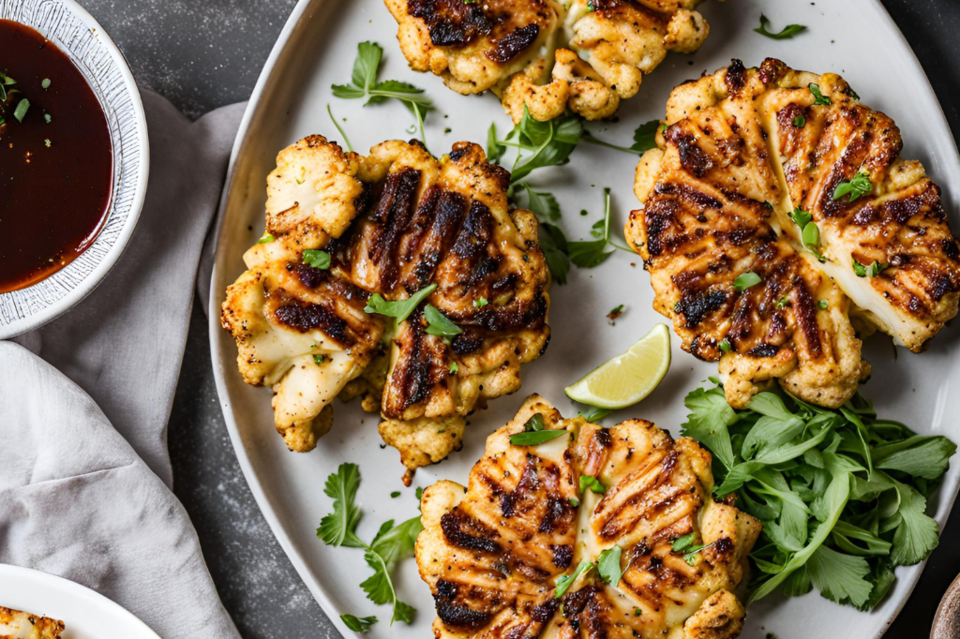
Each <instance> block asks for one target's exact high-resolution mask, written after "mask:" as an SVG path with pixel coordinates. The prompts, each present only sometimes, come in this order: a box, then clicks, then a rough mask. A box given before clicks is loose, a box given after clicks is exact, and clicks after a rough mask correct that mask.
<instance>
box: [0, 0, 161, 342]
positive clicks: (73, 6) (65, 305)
mask: <svg viewBox="0 0 960 639" xmlns="http://www.w3.org/2000/svg"><path fill="white" fill-rule="evenodd" d="M0 19H3V20H12V21H14V22H19V23H21V24H25V25H27V26H29V27H33V28H34V29H36V30H37V31H39V32H40V33H41V34H43V36H44V37H46V38H47V39H49V40H50V41H51V42H53V43H54V44H56V45H57V46H58V47H59V48H60V50H61V51H63V52H64V53H66V54H67V56H69V57H70V59H71V60H72V61H73V63H74V64H75V65H77V68H79V69H80V71H81V73H83V76H84V77H85V78H86V80H87V83H88V84H89V85H90V87H91V88H92V89H93V92H94V94H95V95H96V96H97V99H98V100H99V101H100V105H101V106H102V107H103V112H104V114H105V115H106V117H107V126H108V128H109V130H110V140H111V142H112V144H113V196H112V199H111V202H110V209H109V211H108V212H107V220H106V223H105V224H104V226H103V229H102V230H101V231H100V235H98V236H97V239H96V240H95V241H94V243H93V244H92V245H91V246H90V247H89V248H87V250H86V251H84V252H83V253H82V254H81V255H80V256H79V257H77V259H75V260H74V261H73V262H71V263H70V264H68V265H67V266H66V267H65V268H63V269H61V270H59V271H57V272H56V273H54V274H53V275H51V276H50V277H48V278H47V279H45V280H43V281H41V282H38V283H36V284H34V285H33V286H29V287H27V288H24V289H20V290H18V291H12V292H10V293H0V339H5V338H9V337H15V336H17V335H20V334H22V333H26V332H27V331H30V330H33V329H35V328H37V327H38V326H41V325H43V324H45V323H47V322H49V321H50V320H52V319H54V318H55V317H57V316H59V315H60V314H61V313H64V312H65V311H67V310H68V309H70V308H71V307H72V306H73V305H74V304H76V303H77V302H79V301H80V300H82V299H83V298H84V297H86V296H87V295H88V294H89V293H90V292H91V291H92V290H93V289H94V288H96V286H97V284H99V283H100V281H101V280H102V279H103V277H104V276H105V275H106V274H107V272H108V271H109V270H110V268H111V267H112V266H113V265H114V264H115V263H116V261H117V259H118V258H119V257H120V254H121V253H122V252H123V249H124V247H125V246H126V245H127V241H129V239H130V236H131V235H132V234H133V229H134V227H135V226H136V225H137V219H138V218H139V217H140V210H141V209H142V208H143V199H144V195H145V194H146V192H147V175H148V173H149V169H150V150H149V143H148V140H147V121H146V118H145V117H144V113H143V103H142V102H141V101H140V92H139V91H138V89H137V83H136V81H135V80H134V79H133V74H132V73H131V72H130V68H129V67H128V66H127V62H126V60H124V58H123V54H121V53H120V50H119V49H118V48H117V45H115V44H114V43H113V40H111V39H110V36H108V35H107V33H106V32H105V31H104V30H103V29H102V28H101V27H100V25H99V24H98V23H97V21H96V20H94V19H93V17H92V16H91V15H90V14H89V13H87V12H86V10H84V9H83V7H81V6H80V5H79V4H77V3H76V2H74V0H2V1H0Z"/></svg>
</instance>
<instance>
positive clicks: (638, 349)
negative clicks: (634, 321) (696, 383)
mask: <svg viewBox="0 0 960 639" xmlns="http://www.w3.org/2000/svg"><path fill="white" fill-rule="evenodd" d="M669 368H670V329H669V328H667V325H666V324H657V325H656V326H654V327H653V329H652V330H651V331H650V332H649V333H647V334H646V335H644V336H643V337H642V338H640V341H639V342H637V343H636V344H634V345H633V346H632V347H630V350H629V351H627V352H626V353H624V354H623V355H620V356H619V357H614V358H613V359H611V360H610V361H609V362H607V363H606V364H603V365H601V366H600V367H599V368H596V369H594V370H593V371H592V372H591V373H589V374H588V375H587V376H586V377H584V378H583V379H581V380H580V381H578V382H576V383H575V384H572V385H570V386H567V387H566V388H565V389H564V392H565V393H566V394H567V397H569V398H570V399H572V400H573V401H575V402H580V403H581V404H587V405H589V406H596V407H598V408H607V409H610V410H617V409H619V408H626V407H627V406H632V405H633V404H636V403H637V402H639V401H640V400H641V399H643V398H644V397H646V396H647V395H649V394H650V393H651V392H653V389H654V388H656V387H657V385H658V384H659V383H660V380H662V379H663V377H664V375H666V374H667V370H668V369H669Z"/></svg>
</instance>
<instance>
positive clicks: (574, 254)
mask: <svg viewBox="0 0 960 639" xmlns="http://www.w3.org/2000/svg"><path fill="white" fill-rule="evenodd" d="M590 234H591V235H592V236H593V237H594V238H595V239H593V240H581V241H578V242H568V243H567V255H569V256H570V261H571V262H573V263H574V264H576V265H577V266H579V267H580V268H594V267H596V266H600V265H601V264H603V263H604V262H605V261H606V260H607V258H609V257H610V256H611V255H613V250H607V249H608V248H611V247H612V248H613V249H620V250H623V251H627V252H629V253H632V251H630V249H628V248H625V247H622V246H619V245H617V244H616V243H614V242H612V241H611V240H610V189H609V188H605V189H603V219H601V220H598V221H597V222H596V223H595V224H594V225H593V228H592V229H591V231H590Z"/></svg>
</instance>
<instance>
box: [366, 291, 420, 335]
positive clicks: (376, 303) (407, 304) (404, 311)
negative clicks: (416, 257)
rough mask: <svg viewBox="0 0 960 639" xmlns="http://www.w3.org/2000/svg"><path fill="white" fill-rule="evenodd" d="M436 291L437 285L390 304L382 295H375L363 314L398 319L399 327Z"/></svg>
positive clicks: (368, 302) (368, 301)
mask: <svg viewBox="0 0 960 639" xmlns="http://www.w3.org/2000/svg"><path fill="white" fill-rule="evenodd" d="M435 290H437V285H436V284H431V285H430V286H427V287H425V288H422V289H420V290H419V291H417V292H416V293H414V294H413V295H411V296H410V297H408V298H407V299H405V300H401V301H399V302H388V301H387V300H385V299H383V296H382V295H380V293H374V294H373V295H372V296H370V299H369V300H367V305H366V306H364V307H363V312H364V313H375V314H377V315H386V316H387V317H393V318H396V320H397V326H399V325H400V324H402V323H403V321H404V320H405V319H407V318H408V317H410V313H412V312H413V311H415V310H416V309H417V307H418V306H420V302H422V301H423V300H425V299H427V298H428V297H429V296H430V294H431V293H433V292H434V291H435Z"/></svg>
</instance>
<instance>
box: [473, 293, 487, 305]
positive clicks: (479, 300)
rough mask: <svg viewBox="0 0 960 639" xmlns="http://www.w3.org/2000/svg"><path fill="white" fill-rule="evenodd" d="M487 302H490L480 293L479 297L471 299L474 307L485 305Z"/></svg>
mask: <svg viewBox="0 0 960 639" xmlns="http://www.w3.org/2000/svg"><path fill="white" fill-rule="evenodd" d="M489 303H490V302H488V301H487V298H485V297H483V296H482V295H481V296H480V297H479V298H477V299H475V300H473V307H474V308H483V307H484V306H486V305H487V304H489Z"/></svg>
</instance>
